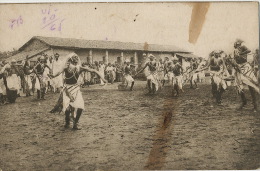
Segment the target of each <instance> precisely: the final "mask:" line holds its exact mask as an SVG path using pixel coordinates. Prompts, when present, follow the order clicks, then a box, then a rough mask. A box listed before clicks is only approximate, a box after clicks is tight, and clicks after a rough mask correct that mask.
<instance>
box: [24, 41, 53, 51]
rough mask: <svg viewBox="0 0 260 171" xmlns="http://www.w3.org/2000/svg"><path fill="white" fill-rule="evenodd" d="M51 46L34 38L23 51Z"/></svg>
mask: <svg viewBox="0 0 260 171" xmlns="http://www.w3.org/2000/svg"><path fill="white" fill-rule="evenodd" d="M48 47H49V46H48V45H46V44H45V43H42V42H41V41H39V40H33V41H32V42H30V44H28V45H27V46H26V47H25V48H24V50H23V51H25V52H28V51H31V50H36V49H44V48H48Z"/></svg>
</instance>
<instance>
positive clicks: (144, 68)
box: [136, 63, 148, 75]
mask: <svg viewBox="0 0 260 171" xmlns="http://www.w3.org/2000/svg"><path fill="white" fill-rule="evenodd" d="M147 66H148V63H146V64H145V66H144V67H143V68H142V69H141V70H140V71H138V72H137V73H136V75H137V74H139V73H141V72H142V71H143V70H144V69H145V68H146V67H147Z"/></svg>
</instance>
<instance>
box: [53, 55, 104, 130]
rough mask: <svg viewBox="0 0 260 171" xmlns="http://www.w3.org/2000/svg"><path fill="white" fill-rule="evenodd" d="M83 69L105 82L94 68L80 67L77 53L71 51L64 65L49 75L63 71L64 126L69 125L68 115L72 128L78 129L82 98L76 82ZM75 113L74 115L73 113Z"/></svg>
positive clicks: (82, 105) (82, 103)
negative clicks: (71, 119) (93, 73)
mask: <svg viewBox="0 0 260 171" xmlns="http://www.w3.org/2000/svg"><path fill="white" fill-rule="evenodd" d="M84 71H88V72H95V73H96V74H97V75H98V76H99V77H100V78H101V79H102V81H103V82H105V83H106V82H107V81H106V80H105V79H104V77H103V76H102V74H100V73H99V72H98V71H96V70H94V69H90V68H88V67H82V66H81V62H80V58H79V57H78V55H77V54H75V53H71V54H69V55H68V58H67V60H66V66H64V68H62V70H61V71H59V72H58V73H57V74H55V75H50V77H52V78H55V77H57V76H59V75H60V74H61V73H64V76H65V79H64V87H63V91H62V106H63V112H64V113H65V126H64V127H65V128H69V126H70V118H71V117H70V115H72V118H73V121H74V122H73V129H74V130H79V129H80V128H79V126H78V122H79V119H80V116H81V114H82V111H83V110H84V100H83V97H82V94H81V91H80V85H79V84H78V78H79V76H80V74H81V73H82V72H84ZM74 113H76V116H75V115H74Z"/></svg>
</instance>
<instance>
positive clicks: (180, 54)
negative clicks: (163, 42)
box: [176, 53, 199, 58]
mask: <svg viewBox="0 0 260 171" xmlns="http://www.w3.org/2000/svg"><path fill="white" fill-rule="evenodd" d="M176 55H178V56H181V57H184V58H199V56H196V55H194V54H192V53H176Z"/></svg>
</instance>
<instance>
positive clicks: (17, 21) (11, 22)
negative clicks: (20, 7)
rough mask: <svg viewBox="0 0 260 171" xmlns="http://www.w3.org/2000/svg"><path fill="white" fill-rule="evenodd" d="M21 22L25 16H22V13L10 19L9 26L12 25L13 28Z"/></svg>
mask: <svg viewBox="0 0 260 171" xmlns="http://www.w3.org/2000/svg"><path fill="white" fill-rule="evenodd" d="M21 24H23V18H22V16H21V15H20V16H19V17H18V18H16V19H12V20H11V21H10V24H9V27H10V28H11V29H14V27H19V26H20V25H21Z"/></svg>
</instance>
